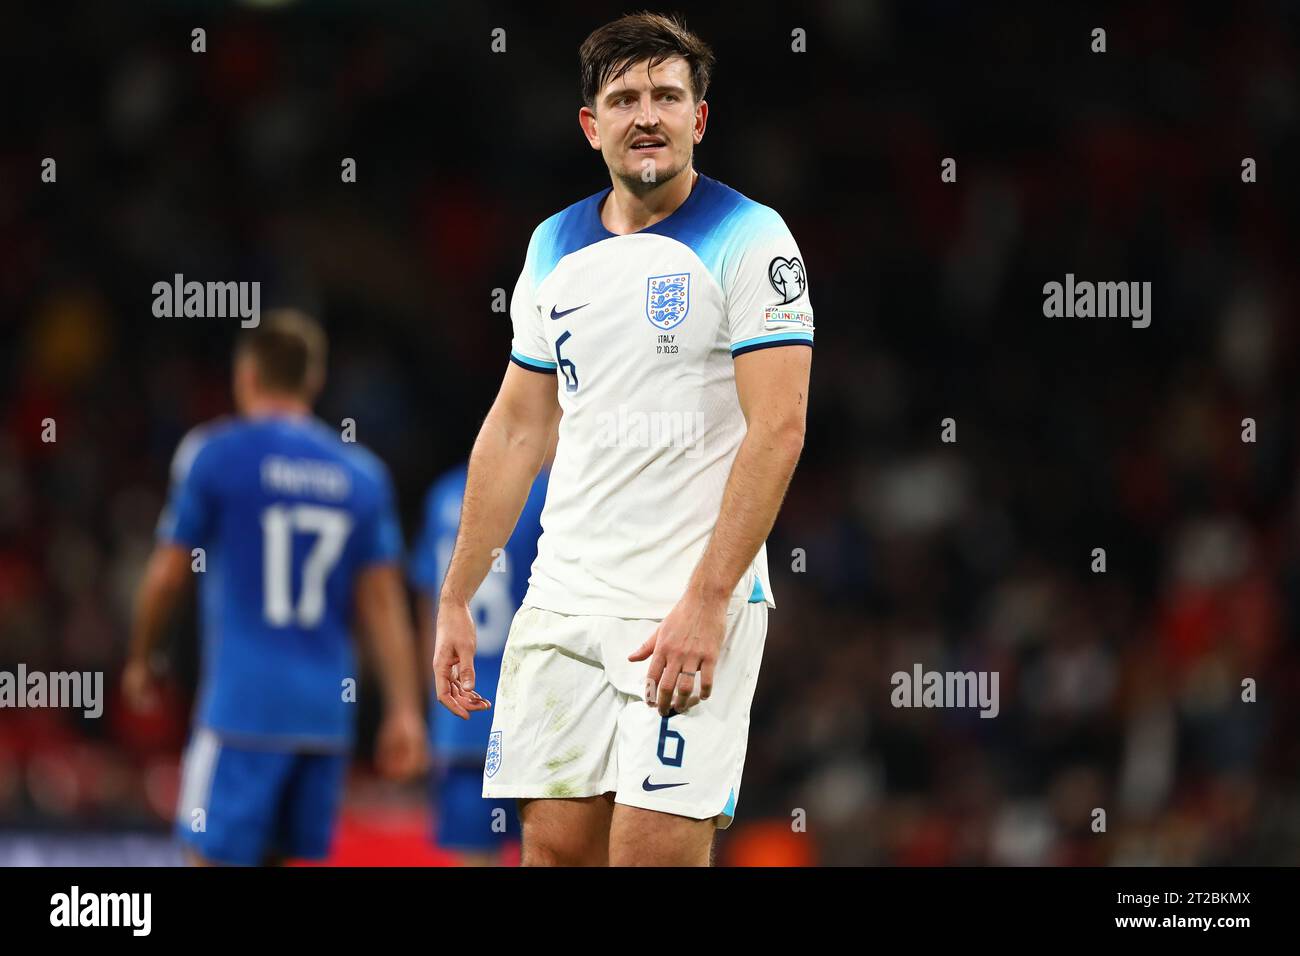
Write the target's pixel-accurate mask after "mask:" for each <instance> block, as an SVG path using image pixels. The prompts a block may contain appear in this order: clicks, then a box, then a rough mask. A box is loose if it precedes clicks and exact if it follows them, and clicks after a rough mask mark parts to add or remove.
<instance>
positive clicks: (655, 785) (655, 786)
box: [641, 774, 689, 791]
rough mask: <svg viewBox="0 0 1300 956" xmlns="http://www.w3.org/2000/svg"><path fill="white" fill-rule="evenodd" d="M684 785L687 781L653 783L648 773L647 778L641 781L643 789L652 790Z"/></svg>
mask: <svg viewBox="0 0 1300 956" xmlns="http://www.w3.org/2000/svg"><path fill="white" fill-rule="evenodd" d="M688 782H689V781H688ZM684 786H686V783H685V782H683V783H651V782H650V777H649V775H648V774H647V775H646V778H645V780H643V781H641V789H642V790H650V791H654V790H667V789H668V788H669V787H684Z"/></svg>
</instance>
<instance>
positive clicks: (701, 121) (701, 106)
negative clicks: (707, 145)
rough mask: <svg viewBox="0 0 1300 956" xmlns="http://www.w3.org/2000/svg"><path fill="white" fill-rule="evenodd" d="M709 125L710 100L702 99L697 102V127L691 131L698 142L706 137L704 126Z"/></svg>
mask: <svg viewBox="0 0 1300 956" xmlns="http://www.w3.org/2000/svg"><path fill="white" fill-rule="evenodd" d="M708 125H709V101H708V100H700V101H699V102H698V103H696V104H695V128H694V129H693V130H692V131H691V132H692V136H693V137H694V139H695V142H696V143H699V141H700V140H702V139H704V128H705V127H706V126H708Z"/></svg>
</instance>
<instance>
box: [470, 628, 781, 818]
mask: <svg viewBox="0 0 1300 956" xmlns="http://www.w3.org/2000/svg"><path fill="white" fill-rule="evenodd" d="M659 623H660V622H659V621H657V620H646V619H635V618H620V617H599V616H594V615H572V614H560V613H558V612H555V611H547V610H543V609H541V608H536V607H529V606H527V605H525V606H524V607H521V608H520V609H519V611H518V613H517V614H516V615H515V618H514V621H513V622H512V623H511V626H510V635H509V637H508V639H507V640H506V647H505V652H504V655H503V657H502V660H501V679H500V682H499V683H498V685H497V698H496V700H494V701H493V702H492V706H493V712H494V713H493V718H492V734H491V736H490V737H489V739H488V750H487V761H486V764H485V766H484V769H483V796H484V797H516V798H531V797H551V798H564V797H591V796H596V795H598V794H602V793H609V792H611V791H612V792H613V793H614V794H615V797H614V799H615V802H616V803H622V804H627V805H628V806H633V807H642V808H643V809H647V810H659V811H662V812H664V813H673V814H677V815H678V816H683V817H691V818H694V819H696V820H707V819H710V818H713V819H714V821H715V823H716V824H717V826H718V827H719V828H723V829H725V828H726V827H728V826H730V825H731V820H732V817H733V816H734V814H735V810H736V800H737V798H738V797H739V796H740V777H741V771H742V770H743V768H744V765H745V747H746V744H747V742H748V738H749V706H750V703H751V702H752V701H753V699H754V687H755V685H756V684H757V683H758V668H759V664H760V663H761V661H762V657H763V643H764V641H765V640H766V638H767V605H766V604H763V603H754V604H742V605H739V607H733V609H732V610H731V611H730V613H728V614H727V636H726V639H725V641H724V642H723V645H722V653H721V656H720V657H719V660H718V663H717V666H716V667H715V669H714V677H713V694H712V695H711V696H710V698H709V699H708V700H703V701H700V702H699V703H697V704H695V705H694V706H693V707H691V708H690V709H689V710H688V711H687V712H686V713H683V714H678V713H674V714H673V715H672V716H671V717H661V716H659V712H658V710H657V709H655V708H652V707H649V706H647V705H646V703H645V698H644V694H645V680H646V674H647V672H648V671H649V668H650V661H649V660H644V661H636V662H633V661H629V660H628V659H627V656H628V655H629V654H631V653H632V652H633V651H635V650H636V649H637V648H638V647H640V646H641V645H642V644H643V643H644V642H645V640H646V638H648V637H649V636H650V635H651V634H652V633H653V632H654V629H655V628H656V627H658V626H659ZM697 681H698V678H697ZM697 691H698V683H697Z"/></svg>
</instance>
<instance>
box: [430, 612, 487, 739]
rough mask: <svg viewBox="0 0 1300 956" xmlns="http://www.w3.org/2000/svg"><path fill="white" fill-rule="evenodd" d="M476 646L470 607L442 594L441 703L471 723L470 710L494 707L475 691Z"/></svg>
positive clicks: (437, 667) (437, 664)
mask: <svg viewBox="0 0 1300 956" xmlns="http://www.w3.org/2000/svg"><path fill="white" fill-rule="evenodd" d="M476 646H477V638H476V636H475V632H474V617H473V615H471V614H470V612H469V605H468V604H467V603H465V602H463V601H456V600H452V599H448V598H447V596H446V595H443V597H442V599H441V600H439V602H438V624H437V637H436V639H435V644H434V650H433V680H434V686H435V689H436V690H437V692H438V702H439V703H440V704H442V705H443V706H444V707H446V708H447V709H448V710H449V711H451V712H452V713H453V714H455V715H456V716H457V717H460V718H461V719H463V720H469V715H470V711H475V710H487V709H488V708H489V707H491V706H492V704H491V703H490V702H489V701H487V700H485V699H484V698H482V697H480V696H479V695H478V693H477V692H476V691H475V690H474V649H475V647H476Z"/></svg>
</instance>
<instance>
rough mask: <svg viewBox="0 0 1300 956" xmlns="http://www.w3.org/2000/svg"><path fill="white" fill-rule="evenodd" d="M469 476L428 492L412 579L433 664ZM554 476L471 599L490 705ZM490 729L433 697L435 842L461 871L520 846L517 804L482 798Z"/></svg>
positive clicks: (458, 472) (455, 473) (454, 474)
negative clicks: (455, 860)
mask: <svg viewBox="0 0 1300 956" xmlns="http://www.w3.org/2000/svg"><path fill="white" fill-rule="evenodd" d="M548 461H549V458H548ZM466 471H467V469H466V466H465V465H460V466H458V467H456V468H453V469H451V470H450V471H448V472H447V473H446V474H444V475H443V476H442V477H441V478H439V479H438V480H437V481H435V482H434V483H433V485H432V486H431V487H430V488H429V491H428V494H427V495H426V496H425V499H424V524H423V529H422V531H421V534H420V538H419V540H418V541H417V542H416V546H415V548H414V550H413V551H412V554H411V564H410V569H409V576H410V581H411V586H412V587H414V588H415V589H416V591H417V598H416V602H417V615H418V618H419V622H420V633H421V640H422V643H423V647H424V650H425V659H426V660H432V659H433V650H434V621H435V618H436V610H437V596H438V592H439V591H440V590H441V588H442V579H443V577H444V576H445V575H446V573H447V564H448V562H450V561H451V553H452V550H453V549H454V547H455V544H456V531H457V529H458V527H459V526H460V507H461V501H462V499H463V498H464V496H465V475H466ZM547 477H548V470H547V468H546V466H545V465H544V466H543V467H542V470H541V473H540V474H538V476H537V479H536V481H535V482H534V483H533V487H532V490H531V491H530V492H529V494H528V499H527V501H526V502H525V503H524V508H523V511H522V513H521V514H520V515H519V520H518V522H516V524H515V530H514V532H513V533H512V534H511V536H510V540H509V541H507V542H506V546H505V548H504V549H502V550H501V551H500V552H499V553H498V554H496V555H495V556H494V558H493V563H492V571H491V572H490V573H489V574H488V575H487V577H485V578H484V579H483V584H482V585H481V586H480V587H479V589H478V591H477V592H476V593H475V595H474V597H473V598H472V599H471V600H470V604H469V608H470V613H472V614H473V615H474V621H475V623H476V624H477V625H478V635H479V639H478V646H477V648H476V651H475V656H474V675H475V681H474V687H475V690H476V691H479V692H481V693H482V695H483V696H484V697H486V698H487V699H488V700H492V699H493V697H495V695H496V689H497V679H498V677H499V676H500V674H501V652H502V651H503V650H504V648H505V645H506V635H507V634H508V633H509V631H510V622H511V621H512V620H513V619H514V616H515V612H516V611H517V610H519V605H520V604H521V603H522V602H523V599H524V592H525V591H527V590H528V573H529V569H531V568H532V565H533V559H534V558H536V557H537V539H538V538H539V537H540V536H541V533H542V525H541V517H542V505H543V504H545V502H546V481H547ZM491 730H492V713H491V711H486V710H480V711H474V712H471V713H470V715H469V720H463V719H461V718H459V717H457V716H455V715H454V714H452V713H451V712H450V711H447V710H445V709H443V708H441V707H438V706H437V697H436V695H432V696H431V697H430V712H429V735H430V739H431V740H432V743H433V755H434V771H433V791H434V803H435V810H434V815H435V818H436V820H437V833H436V834H435V837H434V840H435V842H436V843H437V845H438V846H439V847H441V848H442V849H444V850H450V851H452V852H455V853H456V854H457V855H458V856H459V858H460V861H461V863H462V865H471V866H473V865H491V864H494V863H498V862H500V852H501V849H502V847H503V846H504V845H506V844H507V843H517V842H518V841H519V820H518V816H517V813H516V810H515V801H513V800H499V799H485V798H484V797H483V762H484V754H485V753H486V751H487V745H488V734H489V733H490V732H491Z"/></svg>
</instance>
